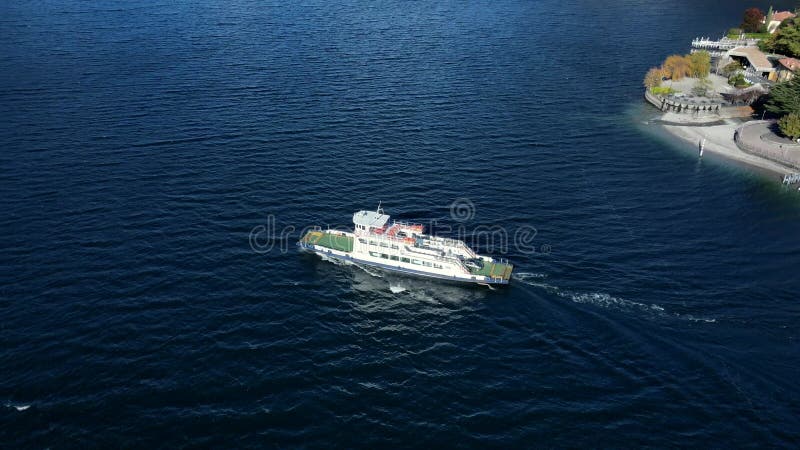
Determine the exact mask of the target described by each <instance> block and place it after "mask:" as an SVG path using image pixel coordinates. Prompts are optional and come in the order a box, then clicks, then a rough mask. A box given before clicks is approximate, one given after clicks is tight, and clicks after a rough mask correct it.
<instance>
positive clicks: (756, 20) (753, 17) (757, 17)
mask: <svg viewBox="0 0 800 450" xmlns="http://www.w3.org/2000/svg"><path fill="white" fill-rule="evenodd" d="M762 20H764V13H763V12H761V10H760V9H758V8H750V9H747V10H746V11H745V12H744V17H743V18H742V25H740V26H741V28H742V30H744V32H745V33H757V32H758V31H759V30H760V29H761V27H762V26H763V25H764V24H763V23H761V21H762Z"/></svg>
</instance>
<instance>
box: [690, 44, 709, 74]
mask: <svg viewBox="0 0 800 450" xmlns="http://www.w3.org/2000/svg"><path fill="white" fill-rule="evenodd" d="M688 58H689V70H690V71H691V72H692V76H693V77H695V78H705V77H707V76H708V74H709V73H710V72H711V54H709V53H708V52H707V51H705V50H702V51H699V52H695V53H690V54H689V56H688Z"/></svg>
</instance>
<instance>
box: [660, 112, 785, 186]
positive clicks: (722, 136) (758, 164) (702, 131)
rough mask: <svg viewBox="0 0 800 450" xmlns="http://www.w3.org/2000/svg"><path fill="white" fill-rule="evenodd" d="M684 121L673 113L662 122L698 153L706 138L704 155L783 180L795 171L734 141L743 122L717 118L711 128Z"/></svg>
mask: <svg viewBox="0 0 800 450" xmlns="http://www.w3.org/2000/svg"><path fill="white" fill-rule="evenodd" d="M695 120H696V119H695ZM684 121H685V119H682V118H681V116H679V115H678V114H673V113H666V114H664V115H663V116H662V117H661V118H660V119H659V122H661V125H662V126H663V127H664V129H665V130H667V131H668V132H670V133H671V134H673V135H674V136H676V137H679V138H681V139H683V140H685V141H686V142H687V143H689V144H691V145H693V146H694V148H695V149H697V150H698V151H699V144H700V142H701V141H702V140H703V139H705V140H706V142H705V148H704V152H708V153H714V154H717V155H720V156H723V157H725V158H728V159H731V160H733V161H737V162H740V163H743V164H746V165H748V166H751V167H754V168H758V169H761V170H764V171H767V172H769V173H770V174H774V175H776V176H779V177H783V175H785V174H787V173H792V172H795V170H793V169H792V168H790V167H786V166H784V165H782V164H778V163H776V162H773V161H770V160H767V159H764V158H761V157H759V156H755V155H751V154H749V153H745V152H743V151H742V150H741V149H739V147H737V146H736V143H735V142H734V140H733V135H734V132H735V131H736V128H737V127H739V126H740V125H742V123H743V122H742V121H740V120H736V119H722V120H720V119H714V120H709V122H708V124H707V125H703V124H697V123H696V122H693V123H691V124H688V123H681V122H684Z"/></svg>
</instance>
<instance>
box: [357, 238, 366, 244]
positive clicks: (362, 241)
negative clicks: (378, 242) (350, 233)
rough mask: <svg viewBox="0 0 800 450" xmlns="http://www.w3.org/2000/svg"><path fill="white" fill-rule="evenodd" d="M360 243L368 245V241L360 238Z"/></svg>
mask: <svg viewBox="0 0 800 450" xmlns="http://www.w3.org/2000/svg"><path fill="white" fill-rule="evenodd" d="M358 242H361V243H362V244H366V243H367V240H366V239H362V238H358Z"/></svg>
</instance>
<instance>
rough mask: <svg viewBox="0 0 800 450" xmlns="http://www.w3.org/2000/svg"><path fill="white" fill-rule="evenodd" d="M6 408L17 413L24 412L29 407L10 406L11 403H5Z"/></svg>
mask: <svg viewBox="0 0 800 450" xmlns="http://www.w3.org/2000/svg"><path fill="white" fill-rule="evenodd" d="M6 407H8V408H14V409H16V410H17V411H25V410H26V409H28V408H30V407H31V405H12V404H11V403H6Z"/></svg>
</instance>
